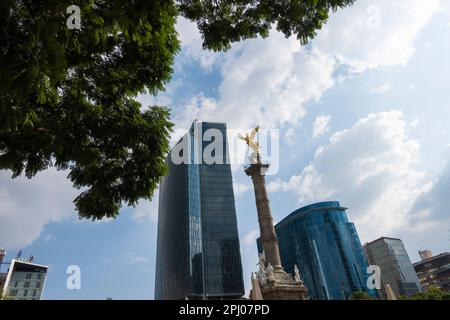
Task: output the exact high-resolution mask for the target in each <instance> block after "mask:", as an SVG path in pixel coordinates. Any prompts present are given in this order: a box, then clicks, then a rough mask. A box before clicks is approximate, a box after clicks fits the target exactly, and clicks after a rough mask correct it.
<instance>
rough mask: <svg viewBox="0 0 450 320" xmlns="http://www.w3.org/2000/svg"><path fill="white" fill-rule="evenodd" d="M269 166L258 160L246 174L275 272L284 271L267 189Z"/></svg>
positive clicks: (262, 237) (262, 242) (263, 243)
mask: <svg viewBox="0 0 450 320" xmlns="http://www.w3.org/2000/svg"><path fill="white" fill-rule="evenodd" d="M268 168H269V165H267V164H266V165H263V164H262V163H261V161H260V160H259V157H258V160H257V163H256V164H252V165H250V166H249V167H248V168H247V169H246V170H245V173H246V174H247V175H248V176H250V177H251V178H252V181H253V186H254V190H255V199H256V208H257V212H258V222H259V231H260V234H261V238H260V239H261V244H262V247H263V250H264V254H265V256H266V260H267V262H269V263H270V264H271V265H272V267H273V268H274V270H275V271H278V270H282V269H283V267H282V266H281V259H280V252H279V248H278V240H277V236H276V233H275V228H274V226H273V218H272V211H271V209H270V202H269V197H268V195H267V189H266V176H265V172H266V171H267V170H268Z"/></svg>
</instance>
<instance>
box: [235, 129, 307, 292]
mask: <svg viewBox="0 0 450 320" xmlns="http://www.w3.org/2000/svg"><path fill="white" fill-rule="evenodd" d="M258 130H259V128H258V127H257V128H256V129H255V130H254V131H253V132H252V133H251V134H250V135H247V136H246V137H245V138H244V137H241V139H243V140H245V141H246V142H247V144H248V145H249V146H250V148H252V149H253V151H254V152H253V154H252V156H251V157H250V165H249V166H248V167H247V168H246V169H245V173H246V174H247V175H248V176H250V177H251V178H252V181H253V187H254V191H255V201H256V209H257V213H258V223H259V231H260V234H261V237H260V239H261V244H262V248H263V254H264V257H263V258H261V259H260V263H259V265H260V272H258V276H259V282H260V287H261V293H262V296H263V299H264V300H306V294H307V291H308V290H307V289H306V287H305V286H304V285H303V282H302V281H301V280H300V277H299V274H296V275H295V277H293V276H292V275H291V274H288V273H286V272H285V271H284V269H283V266H282V265H281V259H280V251H279V247H278V240H277V236H276V233H275V228H274V226H273V217H272V210H271V208H270V202H269V197H268V195H267V189H266V178H265V176H266V172H267V170H268V169H269V164H267V163H262V162H261V157H260V153H259V144H258V143H255V142H254V141H252V140H253V139H254V138H255V136H256V133H257V132H258Z"/></svg>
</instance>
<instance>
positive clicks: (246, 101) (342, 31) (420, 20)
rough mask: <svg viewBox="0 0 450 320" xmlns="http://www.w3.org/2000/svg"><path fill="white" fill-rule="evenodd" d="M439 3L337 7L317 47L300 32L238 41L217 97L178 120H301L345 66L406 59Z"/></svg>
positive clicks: (188, 38) (416, 0)
mask: <svg viewBox="0 0 450 320" xmlns="http://www.w3.org/2000/svg"><path fill="white" fill-rule="evenodd" d="M439 4H440V1H439V0H396V1H391V0H380V1H377V2H376V5H375V6H374V5H373V2H372V1H369V0H359V1H357V2H355V4H354V5H353V6H351V7H348V8H345V9H343V10H339V11H338V12H336V13H333V14H332V16H331V18H330V20H329V22H328V23H327V24H326V26H325V27H324V28H323V30H322V31H320V32H319V35H318V36H317V38H316V39H315V40H314V41H313V42H312V45H311V47H308V48H306V47H301V46H300V44H299V42H298V40H296V39H295V37H291V38H289V39H286V38H285V37H284V36H283V35H282V34H280V33H278V32H276V31H272V32H271V34H270V36H269V37H268V38H267V39H250V40H247V41H245V42H241V43H238V44H235V45H234V46H233V49H232V50H230V51H229V52H227V53H225V54H224V55H223V57H222V58H221V60H220V62H221V64H220V72H221V75H222V83H221V84H220V86H219V90H218V97H217V98H215V99H212V98H208V97H204V96H202V95H200V96H198V97H195V98H194V99H193V100H192V101H191V103H190V104H189V106H188V107H187V108H186V109H185V110H184V112H182V113H181V114H180V115H178V118H177V119H176V120H177V124H180V125H182V126H187V122H190V121H192V120H193V119H194V118H198V119H200V120H203V121H208V120H209V121H217V120H218V119H220V121H226V122H228V123H229V124H230V125H231V126H232V127H251V126H252V125H254V124H256V123H258V124H261V125H262V126H263V127H264V126H265V127H269V128H273V127H278V126H281V125H283V124H286V123H297V122H298V121H299V120H300V119H301V118H302V117H303V116H304V114H305V112H306V110H305V104H306V103H307V102H311V101H317V100H319V99H320V98H321V96H322V94H323V93H324V92H325V91H327V90H328V89H330V88H332V87H333V86H334V84H335V83H336V81H338V80H339V79H341V80H342V78H345V71H344V75H341V76H340V77H336V76H334V74H335V73H336V72H339V73H342V72H343V71H342V70H348V69H349V70H350V71H351V72H363V71H365V70H369V69H375V68H379V67H385V66H396V65H405V64H406V63H407V62H408V60H409V58H410V57H411V55H412V54H413V52H414V41H415V39H416V38H417V37H418V35H419V33H420V31H421V30H422V29H423V28H424V27H425V26H426V25H427V23H428V22H429V21H430V19H431V17H432V16H433V14H434V13H435V12H437V11H438V10H439V8H440V7H439ZM374 16H375V18H376V19H375V18H374ZM378 18H379V19H378ZM377 19H378V21H377ZM180 23H181V22H180ZM182 23H183V28H182V29H185V30H186V31H185V33H186V35H185V36H183V37H184V38H185V40H184V42H185V43H187V44H188V46H190V45H194V43H195V45H197V46H198V45H199V44H198V43H199V42H201V41H199V35H198V34H196V33H195V32H194V31H193V30H191V29H190V28H189V27H186V26H185V25H184V24H189V23H190V22H187V21H182ZM191 28H193V29H195V28H196V27H195V25H191ZM194 39H195V40H194ZM186 52H187V55H188V56H191V57H192V58H193V59H201V58H198V56H199V52H203V53H201V54H200V55H203V54H206V53H204V51H201V50H200V51H197V50H192V49H191V47H189V49H187V50H186ZM342 67H344V68H342ZM383 89H384V90H385V89H386V88H383Z"/></svg>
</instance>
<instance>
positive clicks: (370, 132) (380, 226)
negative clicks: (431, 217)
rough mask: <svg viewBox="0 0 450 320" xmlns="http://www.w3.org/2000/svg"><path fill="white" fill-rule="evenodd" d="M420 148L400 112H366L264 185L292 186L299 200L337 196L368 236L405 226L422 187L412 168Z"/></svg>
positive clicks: (419, 174) (275, 188)
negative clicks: (295, 169)
mask: <svg viewBox="0 0 450 320" xmlns="http://www.w3.org/2000/svg"><path fill="white" fill-rule="evenodd" d="M419 149H420V145H419V143H418V142H417V141H416V140H413V139H411V138H410V137H409V136H408V125H407V124H406V123H405V120H404V116H403V114H402V113H401V112H399V111H390V112H380V113H377V114H371V115H369V116H368V117H366V118H363V119H361V120H359V121H358V122H357V123H356V124H355V125H354V126H353V127H351V128H349V129H346V130H343V131H341V132H337V133H335V134H333V135H332V137H331V138H330V140H329V142H328V143H327V144H326V145H324V146H321V147H319V148H318V149H317V151H316V153H315V156H314V158H313V160H312V161H311V163H310V164H309V165H307V166H306V167H305V168H304V170H303V172H302V173H301V174H300V175H296V176H293V177H292V178H291V179H290V180H289V181H287V182H283V181H281V180H276V181H274V182H271V183H269V190H270V191H272V192H274V191H291V192H295V193H296V194H297V195H298V197H299V201H300V202H301V203H303V204H304V203H310V202H317V201H324V200H334V199H336V200H339V201H341V203H342V204H343V205H344V206H349V207H350V210H349V213H350V215H351V219H352V220H353V221H355V222H356V223H358V225H359V226H360V227H361V230H362V234H364V235H365V236H366V237H368V238H367V239H370V238H373V237H376V236H379V235H380V234H381V233H383V234H386V233H388V232H389V231H391V230H394V229H396V228H401V227H404V226H405V223H406V222H407V221H408V216H407V213H408V211H409V210H410V208H411V206H412V204H413V202H414V200H415V199H416V198H417V197H418V196H419V195H420V194H422V193H423V192H424V191H425V190H426V188H427V186H426V184H424V183H423V182H422V179H423V177H424V174H423V173H422V172H419V171H418V170H417V169H415V168H416V164H417V162H418V160H419Z"/></svg>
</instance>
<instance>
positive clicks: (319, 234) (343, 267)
mask: <svg viewBox="0 0 450 320" xmlns="http://www.w3.org/2000/svg"><path fill="white" fill-rule="evenodd" d="M275 231H276V234H277V237H278V244H279V248H280V256H281V262H282V265H283V266H284V268H285V270H286V271H287V272H289V273H291V274H294V268H295V265H297V266H298V268H299V270H300V275H301V277H302V280H303V282H304V284H305V286H306V287H307V288H308V292H309V297H310V299H314V300H346V299H349V298H350V297H351V295H352V293H353V292H357V291H366V292H368V293H369V294H371V295H372V296H374V297H376V292H375V291H374V290H369V289H368V288H367V279H368V276H369V274H368V273H367V263H366V260H365V257H364V252H363V249H362V246H361V242H360V240H359V237H358V234H357V232H356V229H355V226H354V224H353V223H351V222H349V221H348V218H347V214H346V208H343V207H341V205H340V204H339V202H334V201H333V202H322V203H316V204H312V205H309V206H306V207H304V208H301V209H298V210H296V211H294V212H293V213H291V214H290V215H288V216H287V217H286V218H285V219H283V220H282V221H281V222H279V223H278V224H277V225H276V226H275ZM257 243H258V251H259V252H260V253H261V252H262V248H261V243H260V241H259V239H258V240H257Z"/></svg>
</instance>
